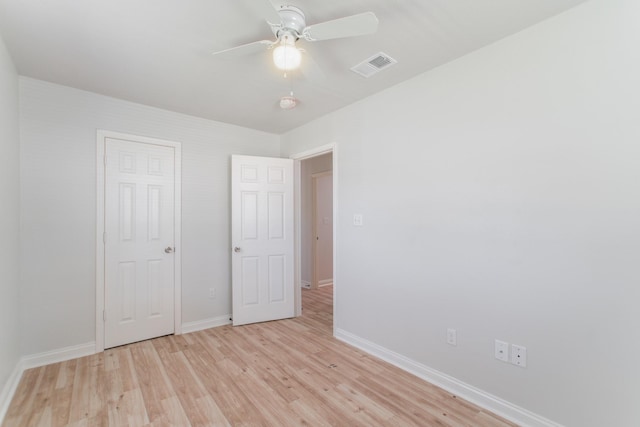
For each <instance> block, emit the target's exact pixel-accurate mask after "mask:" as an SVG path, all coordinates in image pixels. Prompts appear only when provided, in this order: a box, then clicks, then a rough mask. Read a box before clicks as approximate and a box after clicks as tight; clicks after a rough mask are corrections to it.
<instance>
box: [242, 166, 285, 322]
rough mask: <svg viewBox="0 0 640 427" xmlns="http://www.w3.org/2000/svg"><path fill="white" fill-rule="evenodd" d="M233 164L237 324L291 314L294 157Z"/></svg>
mask: <svg viewBox="0 0 640 427" xmlns="http://www.w3.org/2000/svg"><path fill="white" fill-rule="evenodd" d="M231 165H232V166H231V170H232V172H231V175H232V179H231V199H232V200H231V205H232V209H231V210H232V215H231V216H232V221H231V222H232V225H231V228H232V232H231V234H232V235H231V240H232V245H233V246H232V297H233V298H232V299H233V315H232V316H233V324H234V325H243V324H247V323H255V322H264V321H268V320H276V319H284V318H288V317H293V316H294V312H295V311H294V310H295V301H294V291H295V290H294V277H293V275H294V258H293V246H294V236H293V230H294V224H293V160H290V159H280V158H270V157H253V156H232V159H231Z"/></svg>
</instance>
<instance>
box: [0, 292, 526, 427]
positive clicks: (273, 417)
mask: <svg viewBox="0 0 640 427" xmlns="http://www.w3.org/2000/svg"><path fill="white" fill-rule="evenodd" d="M332 333H333V287H331V286H329V287H323V288H319V289H316V290H304V291H303V315H302V316H301V317H298V318H295V319H286V320H281V321H275V322H266V323H260V324H253V325H245V326H240V327H232V326H222V327H218V328H212V329H207V330H203V331H198V332H193V333H190V334H187V335H181V336H174V335H170V336H166V337H160V338H156V339H154V340H149V341H144V342H139V343H134V344H129V345H126V346H122V347H117V348H113V349H109V350H106V351H105V352H103V353H100V354H96V355H93V356H88V357H83V358H79V359H75V360H70V361H66V362H61V363H58V364H53V365H49V366H45V367H40V368H35V369H30V370H27V371H25V372H24V374H23V377H22V379H21V381H20V383H19V384H18V388H17V390H16V393H15V395H14V398H13V401H12V402H11V405H10V406H9V409H8V411H7V415H6V417H5V420H4V422H3V424H2V427H25V426H28V427H31V426H43V427H90V426H101V427H103V426H104V427H107V426H114V427H116V426H132V427H161V426H181V427H188V426H194V427H195V426H198V427H200V426H203V427H204V426H211V427H218V426H223V427H228V426H234V427H236V426H247V427H249V426H251V427H254V426H278V427H280V426H314V427H315V426H339V427H342V426H349V427H351V426H367V427H369V426H394V427H395V426H402V427H404V426H407V427H409V426H416V427H418V426H420V427H423V426H442V427H462V426H464V427H469V426H474V427H513V426H514V425H515V424H513V423H510V422H508V421H506V420H504V419H502V418H500V417H498V416H496V415H495V414H491V413H489V412H487V411H484V410H482V409H480V408H478V407H477V406H475V405H473V404H471V403H469V402H467V401H465V400H463V399H460V398H459V397H457V396H453V395H451V394H450V393H447V392H446V391H444V390H442V389H440V388H438V387H435V386H434V385H432V384H429V383H427V382H425V381H422V380H420V379H418V378H416V377H414V376H413V375H411V374H409V373H408V372H405V371H402V370H400V369H398V368H396V367H395V366H392V365H390V364H388V363H385V362H383V361H380V360H378V359H376V358H375V357H373V356H371V355H369V354H367V353H364V352H362V351H361V350H358V349H356V348H354V347H351V346H349V345H347V344H345V343H343V342H341V341H338V340H336V339H335V338H333V336H332Z"/></svg>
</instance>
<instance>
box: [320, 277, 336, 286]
mask: <svg viewBox="0 0 640 427" xmlns="http://www.w3.org/2000/svg"><path fill="white" fill-rule="evenodd" d="M323 286H333V278H331V279H324V280H320V281H319V282H318V287H319V288H321V287H323Z"/></svg>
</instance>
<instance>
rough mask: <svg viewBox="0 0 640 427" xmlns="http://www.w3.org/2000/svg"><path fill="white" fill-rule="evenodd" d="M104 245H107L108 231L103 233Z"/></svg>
mask: <svg viewBox="0 0 640 427" xmlns="http://www.w3.org/2000/svg"><path fill="white" fill-rule="evenodd" d="M102 243H103V244H105V245H106V244H107V232H106V231H104V232H103V233H102Z"/></svg>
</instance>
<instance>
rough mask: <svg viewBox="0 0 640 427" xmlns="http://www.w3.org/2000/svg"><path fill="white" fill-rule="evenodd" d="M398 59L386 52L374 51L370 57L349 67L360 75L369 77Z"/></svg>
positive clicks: (395, 62)
mask: <svg viewBox="0 0 640 427" xmlns="http://www.w3.org/2000/svg"><path fill="white" fill-rule="evenodd" d="M397 63H398V61H396V60H395V59H393V58H392V57H390V56H389V55H387V54H386V53H382V52H380V53H376V54H375V55H373V56H372V57H371V58H368V59H365V60H364V61H362V62H361V63H359V64H358V65H356V66H354V67H351V71H353V72H354V73H357V74H360V75H361V76H362V77H371V76H373V75H374V74H376V73H377V72H379V71H382V70H384V69H385V68H389V67H390V66H392V65H393V64H397Z"/></svg>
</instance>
